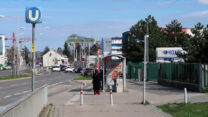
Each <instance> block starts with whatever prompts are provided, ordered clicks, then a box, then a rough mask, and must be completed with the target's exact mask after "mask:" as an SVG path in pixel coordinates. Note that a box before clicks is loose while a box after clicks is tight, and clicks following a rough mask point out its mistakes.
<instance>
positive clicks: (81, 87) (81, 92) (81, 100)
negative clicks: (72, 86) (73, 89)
mask: <svg viewBox="0 0 208 117" xmlns="http://www.w3.org/2000/svg"><path fill="white" fill-rule="evenodd" d="M80 105H83V85H81V86H80Z"/></svg>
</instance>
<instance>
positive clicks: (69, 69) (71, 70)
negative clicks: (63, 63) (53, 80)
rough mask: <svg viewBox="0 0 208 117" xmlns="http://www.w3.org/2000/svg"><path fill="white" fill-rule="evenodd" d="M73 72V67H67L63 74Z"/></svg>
mask: <svg viewBox="0 0 208 117" xmlns="http://www.w3.org/2000/svg"><path fill="white" fill-rule="evenodd" d="M73 71H74V67H67V68H66V69H65V72H73Z"/></svg>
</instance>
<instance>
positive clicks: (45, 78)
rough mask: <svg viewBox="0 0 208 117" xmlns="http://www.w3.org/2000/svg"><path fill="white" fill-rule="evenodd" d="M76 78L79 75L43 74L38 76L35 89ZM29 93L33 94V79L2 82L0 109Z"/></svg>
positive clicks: (62, 73)
mask: <svg viewBox="0 0 208 117" xmlns="http://www.w3.org/2000/svg"><path fill="white" fill-rule="evenodd" d="M76 76H78V74H76V73H65V72H50V73H47V74H42V75H40V76H36V79H35V88H36V89H37V88H40V87H41V86H43V85H45V84H48V85H54V84H58V83H64V82H65V81H69V80H72V79H73V78H74V77H76ZM29 92H31V79H19V80H12V81H3V82H1V81H0V109H1V108H2V107H5V106H7V105H8V104H12V103H14V102H15V101H17V100H19V99H21V98H23V97H25V96H26V95H27V94H28V93H29Z"/></svg>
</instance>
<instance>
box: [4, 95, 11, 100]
mask: <svg viewBox="0 0 208 117" xmlns="http://www.w3.org/2000/svg"><path fill="white" fill-rule="evenodd" d="M11 96H12V95H7V96H5V97H4V99H6V98H9V97H11Z"/></svg>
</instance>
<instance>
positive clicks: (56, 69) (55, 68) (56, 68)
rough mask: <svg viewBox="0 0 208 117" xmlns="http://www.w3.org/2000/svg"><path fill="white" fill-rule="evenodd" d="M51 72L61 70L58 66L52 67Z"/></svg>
mask: <svg viewBox="0 0 208 117" xmlns="http://www.w3.org/2000/svg"><path fill="white" fill-rule="evenodd" d="M52 71H53V72H55V71H61V68H60V67H59V66H54V67H52Z"/></svg>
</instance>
